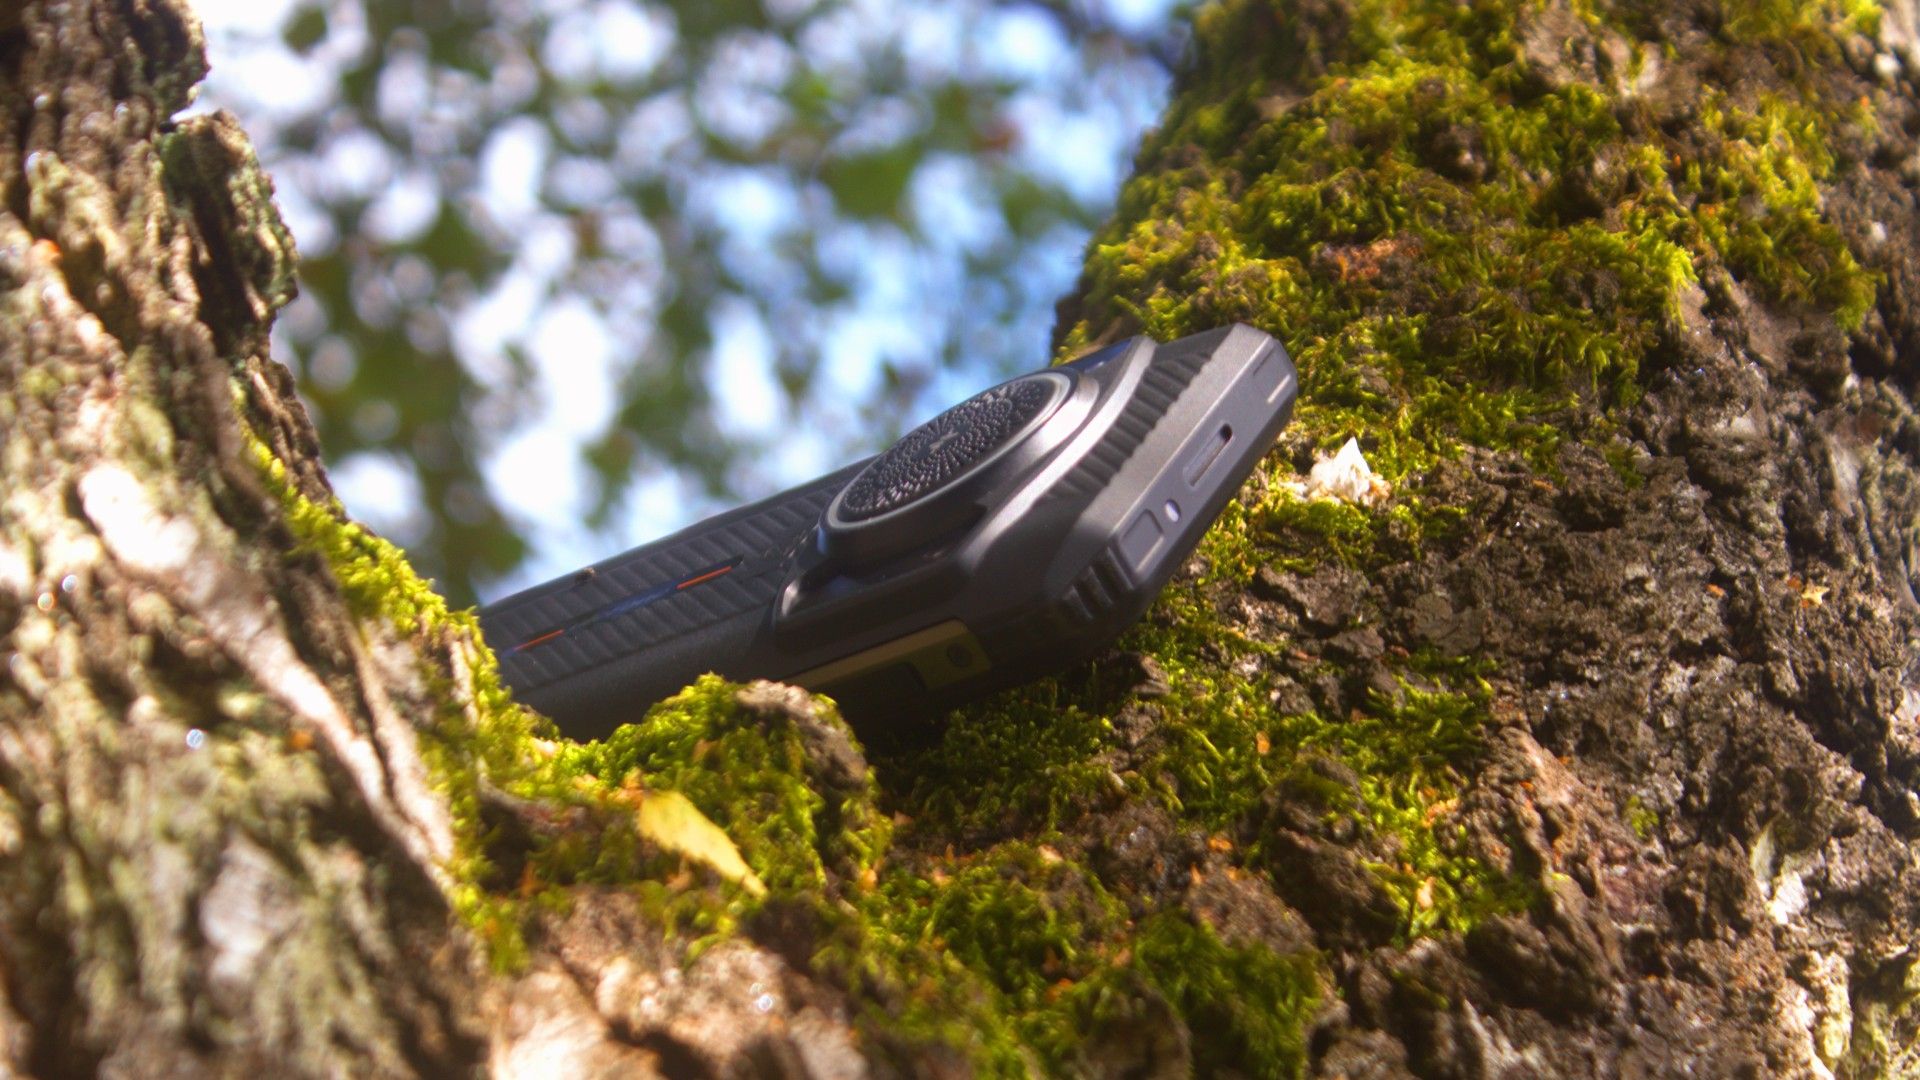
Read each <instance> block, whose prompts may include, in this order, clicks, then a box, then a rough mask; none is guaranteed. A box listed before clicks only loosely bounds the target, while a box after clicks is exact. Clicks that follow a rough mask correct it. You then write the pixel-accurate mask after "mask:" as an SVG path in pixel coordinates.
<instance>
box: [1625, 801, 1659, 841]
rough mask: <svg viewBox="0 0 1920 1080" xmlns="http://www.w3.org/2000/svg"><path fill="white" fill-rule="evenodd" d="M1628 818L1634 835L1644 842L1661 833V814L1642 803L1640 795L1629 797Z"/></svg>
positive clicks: (1628, 824) (1628, 823)
mask: <svg viewBox="0 0 1920 1080" xmlns="http://www.w3.org/2000/svg"><path fill="white" fill-rule="evenodd" d="M1626 817H1627V826H1628V827H1629V828H1631V829H1632V830H1633V835H1635V836H1637V837H1639V838H1640V839H1642V840H1651V839H1653V834H1654V833H1655V832H1657V831H1659V828H1660V812H1659V811H1657V810H1655V809H1654V808H1653V807H1651V806H1648V805H1647V804H1646V803H1644V802H1641V801H1640V796H1638V795H1629V796H1627V809H1626Z"/></svg>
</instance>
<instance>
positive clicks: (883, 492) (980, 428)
mask: <svg viewBox="0 0 1920 1080" xmlns="http://www.w3.org/2000/svg"><path fill="white" fill-rule="evenodd" d="M1066 388H1067V380H1065V379H1061V378H1058V377H1057V376H1052V375H1051V373H1048V372H1041V373H1038V374H1035V375H1029V376H1027V377H1026V378H1021V379H1015V380H1013V381H1012V382H1006V383H1001V384H1000V385H999V386H996V387H994V388H993V389H991V390H986V391H983V392H981V393H979V394H976V395H974V396H973V397H970V398H968V399H967V400H965V401H963V402H961V403H960V404H958V405H955V406H954V407H953V408H951V409H948V410H947V411H946V412H943V413H941V414H940V415H939V416H936V417H934V418H933V419H931V420H929V421H927V422H926V423H924V424H922V425H920V426H919V427H917V428H914V429H913V430H912V431H910V432H908V433H907V434H906V435H905V436H904V437H903V438H901V440H900V441H899V442H897V443H894V444H893V446H892V447H891V448H889V449H888V450H887V451H886V452H885V453H883V454H881V455H880V456H879V457H877V458H875V459H873V463H872V464H870V465H868V466H867V467H866V468H865V469H863V470H861V472H860V475H859V476H856V477H854V478H853V483H851V484H849V485H847V489H846V490H845V491H843V492H841V494H840V498H839V500H838V502H839V506H838V509H837V511H836V515H837V516H838V517H839V519H840V520H841V521H843V522H846V523H848V524H853V523H857V522H862V521H870V520H872V519H874V518H877V517H879V516H881V515H882V514H887V513H891V512H892V511H894V510H898V509H900V508H901V507H903V506H906V505H908V504H909V503H912V502H913V501H914V500H916V499H919V498H922V497H924V496H926V495H929V494H932V493H933V492H936V491H939V490H940V489H941V488H942V487H944V486H946V485H947V484H948V483H950V482H952V481H953V480H955V479H956V478H958V477H960V476H962V475H964V474H965V473H967V472H968V471H969V470H971V469H972V468H973V467H974V466H976V465H978V464H980V463H981V462H982V461H985V460H986V459H987V458H989V457H991V456H992V455H993V454H994V453H995V452H996V451H998V450H1000V449H1001V448H1002V447H1005V446H1007V445H1009V444H1011V443H1012V442H1014V441H1015V440H1017V439H1019V438H1021V437H1022V436H1024V435H1025V434H1026V433H1027V432H1028V431H1029V430H1030V429H1032V428H1033V427H1034V426H1035V425H1036V424H1037V423H1038V422H1039V421H1041V420H1044V419H1046V417H1047V415H1048V414H1049V413H1051V412H1052V411H1053V408H1052V407H1053V406H1054V405H1056V404H1058V403H1059V401H1060V399H1061V398H1062V397H1064V396H1065V394H1066Z"/></svg>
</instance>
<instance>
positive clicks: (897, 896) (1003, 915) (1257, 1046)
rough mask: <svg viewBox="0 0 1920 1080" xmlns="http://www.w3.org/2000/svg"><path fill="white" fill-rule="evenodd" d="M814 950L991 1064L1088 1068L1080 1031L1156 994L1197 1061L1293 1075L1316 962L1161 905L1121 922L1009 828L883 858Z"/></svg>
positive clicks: (1210, 1068)
mask: <svg viewBox="0 0 1920 1080" xmlns="http://www.w3.org/2000/svg"><path fill="white" fill-rule="evenodd" d="M861 916H862V918H861V919H860V921H859V922H857V923H851V924H849V925H848V928H847V929H848V931H849V932H850V933H849V935H848V936H844V937H843V938H842V940H841V941H839V942H837V943H836V946H835V947H834V948H833V949H830V950H829V951H828V952H827V953H825V954H824V955H823V957H822V958H821V963H822V964H823V965H824V966H827V967H829V968H837V969H839V970H842V971H844V972H847V973H848V974H849V976H850V981H853V982H854V983H855V984H856V985H861V986H864V987H865V989H866V996H867V997H868V998H869V999H870V1000H873V1001H874V1002H875V1006H874V1007H875V1008H876V1009H878V1008H881V1007H882V1006H884V1009H885V1013H884V1016H883V1017H873V1018H870V1020H876V1021H877V1022H878V1023H879V1024H880V1025H881V1026H884V1027H885V1028H886V1029H887V1030H889V1031H890V1032H891V1033H892V1034H893V1036H894V1037H896V1038H900V1037H905V1038H909V1039H912V1038H921V1039H929V1040H936V1041H939V1042H944V1043H947V1044H949V1045H953V1046H956V1047H959V1048H962V1049H964V1050H966V1051H967V1052H968V1055H969V1057H970V1058H971V1059H972V1061H973V1063H974V1064H975V1065H976V1066H977V1067H979V1068H981V1069H982V1070H983V1071H986V1072H988V1073H990V1074H993V1075H1009V1076H1023V1075H1033V1074H1035V1073H1044V1074H1048V1075H1058V1074H1062V1073H1082V1074H1084V1073H1087V1072H1089V1071H1090V1066H1089V1065H1088V1063H1086V1062H1084V1061H1083V1060H1081V1059H1080V1058H1079V1056H1078V1055H1080V1054H1081V1053H1082V1052H1083V1048H1084V1046H1085V1045H1086V1042H1087V1039H1088V1037H1089V1035H1090V1034H1093V1033H1100V1034H1101V1035H1102V1036H1103V1037H1104V1038H1105V1039H1107V1040H1109V1041H1117V1042H1121V1043H1129V1042H1133V1043H1142V1042H1145V1041H1147V1039H1148V1038H1149V1037H1150V1036H1161V1035H1165V1034H1169V1033H1167V1032H1166V1031H1165V1030H1164V1027H1165V1025H1166V1023H1167V1017H1165V1016H1164V1015H1154V1016H1151V1018H1150V1019H1151V1022H1152V1023H1153V1025H1154V1026H1155V1028H1156V1029H1159V1030H1156V1031H1153V1032H1151V1033H1145V1032H1132V1033H1129V1034H1117V1033H1116V1029H1117V1028H1119V1027H1123V1026H1125V1025H1127V1024H1128V1023H1129V1022H1131V1018H1133V1017H1136V1016H1138V1015H1140V1013H1141V1010H1142V1008H1143V1007H1148V1006H1147V1005H1146V1003H1147V1002H1149V1001H1156V1000H1157V1001H1159V1002H1162V1003H1163V1007H1165V1008H1167V1009H1168V1010H1170V1011H1171V1013H1172V1015H1173V1016H1174V1017H1177V1018H1178V1019H1179V1020H1180V1021H1181V1022H1183V1023H1184V1024H1185V1025H1186V1027H1187V1029H1188V1031H1189V1032H1190V1035H1191V1039H1192V1044H1193V1050H1194V1055H1195V1056H1194V1064H1195V1067H1196V1068H1197V1069H1198V1071H1199V1072H1200V1073H1201V1074H1202V1075H1211V1074H1213V1073H1216V1072H1218V1071H1219V1070H1222V1069H1232V1070H1238V1071H1244V1072H1248V1073H1251V1074H1252V1075H1256V1076H1292V1075H1298V1074H1299V1072H1300V1070H1301V1068H1302V1066H1303V1064H1304V1061H1305V1052H1304V1045H1305V1040H1304V1034H1303V1033H1304V1031H1305V1027H1306V1022H1307V1020H1308V1019H1309V1018H1310V1017H1311V1015H1312V1014H1313V1012H1314V1009H1315V1007H1316V1006H1317V1004H1318V1002H1319V1000H1320V998H1321V997H1322V995H1323V994H1324V993H1325V992H1326V988H1327V985H1328V983H1329V976H1328V974H1327V973H1326V971H1325V970H1324V967H1323V965H1322V963H1321V961H1320V959H1319V958H1318V957H1317V956H1314V955H1312V954H1308V953H1299V954H1281V953H1277V952H1275V951H1274V950H1272V949H1271V948H1268V947H1266V946H1264V945H1259V944H1228V943H1226V942H1224V941H1223V940H1222V939H1221V938H1220V937H1219V935H1218V934H1217V933H1215V932H1214V931H1213V930H1212V929H1211V928H1210V927H1207V926H1205V925H1202V924H1197V923H1194V922H1192V921H1191V920H1189V919H1188V918H1186V917H1185V916H1181V915H1177V914H1172V913H1160V914H1156V915H1153V916H1151V917H1150V918H1148V919H1147V920H1146V921H1145V922H1144V923H1142V924H1141V925H1139V926H1135V925H1134V924H1133V923H1132V921H1131V920H1130V919H1129V918H1128V916H1127V913H1126V910H1125V909H1124V907H1123V906H1122V905H1121V904H1120V903H1119V902H1118V901H1117V900H1116V899H1115V898H1114V897H1113V896H1112V895H1110V894H1109V893H1108V892H1107V891H1106V889H1105V888H1104V887H1103V886H1102V885H1101V883H1100V881H1099V880H1098V878H1097V877H1096V876H1095V875H1093V874H1091V873H1089V872H1088V871H1087V870H1086V869H1084V868H1083V867H1081V866H1079V865H1076V864H1075V863H1073V862H1072V861H1070V860H1067V859H1064V858H1062V857H1061V856H1060V855H1059V854H1058V853H1057V852H1055V851H1053V850H1052V849H1051V848H1049V847H1046V846H1044V845H1035V844H1030V843H1025V842H1009V843H1004V844H1000V845H997V846H995V847H993V848H990V849H988V850H986V851H984V852H981V853H978V854H976V855H974V856H962V857H959V858H950V859H947V860H943V862H942V864H940V865H936V866H934V867H932V868H930V869H929V870H928V872H925V873H920V874H907V873H901V874H894V875H891V876H889V877H888V878H887V879H886V881H885V883H884V884H883V885H882V887H881V888H880V889H879V890H877V891H876V892H875V893H874V894H872V895H871V896H870V897H868V898H867V899H866V900H865V901H864V903H863V904H862V908H861Z"/></svg>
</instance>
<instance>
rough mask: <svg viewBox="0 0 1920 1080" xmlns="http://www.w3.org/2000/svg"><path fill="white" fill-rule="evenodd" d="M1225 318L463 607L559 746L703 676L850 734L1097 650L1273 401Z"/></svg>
mask: <svg viewBox="0 0 1920 1080" xmlns="http://www.w3.org/2000/svg"><path fill="white" fill-rule="evenodd" d="M1294 392H1295V375H1294V369H1293V364H1292V362H1291V361H1290V360H1289V359H1288V357H1287V353H1286V350H1285V349H1284V348H1283V347H1282V346H1281V344H1280V343H1279V342H1278V341H1276V340H1274V339H1273V338H1271V337H1269V336H1267V335H1266V334H1264V333H1261V332H1260V331H1258V330H1255V329H1253V328H1251V327H1247V326H1231V327H1227V328H1224V329H1219V330H1212V331H1208V332H1206V333H1203V334H1195V335H1193V336H1191V337H1186V338H1181V339H1180V340H1178V341H1174V342H1170V343H1168V344H1165V345H1160V344H1156V343H1155V342H1153V341H1152V340H1150V339H1148V338H1144V337H1141V338H1134V339H1132V340H1130V341H1126V342H1122V343H1121V344H1118V345H1114V346H1112V347H1110V348H1107V349H1103V350H1101V351H1099V352H1096V353H1093V354H1091V355H1088V356H1084V357H1081V358H1080V359H1078V360H1074V361H1072V362H1071V363H1067V364H1062V365H1060V366H1058V367H1054V368H1050V369H1048V370H1045V371H1037V372H1034V373H1032V374H1029V375H1022V376H1020V377H1019V378H1016V379H1012V380H1010V381H1008V382H1004V383H1001V384H1000V385H998V386H995V387H993V388H992V389H990V390H985V391H983V392H981V393H979V394H976V395H974V396H973V397H971V398H968V399H967V400H966V401H963V402H961V403H960V404H958V405H956V406H954V407H953V408H951V409H948V410H947V411H946V412H944V413H941V414H940V415H939V416H936V417H934V418H933V419H932V420H929V421H927V422H926V423H925V424H922V425H921V426H920V427H918V428H915V429H914V430H913V431H911V432H909V433H908V434H907V435H906V436H904V437H903V438H901V439H900V441H899V442H897V443H895V444H894V445H893V446H892V447H891V448H889V449H888V450H886V451H885V452H883V453H881V454H879V455H878V456H876V457H873V458H869V459H868V460H866V461H862V462H859V463H856V464H854V465H850V466H848V467H847V468H844V469H841V470H840V471H838V472H835V473H832V474H829V475H827V476H823V477H821V478H820V479H818V480H815V481H813V482H812V483H809V484H805V485H802V486H800V487H797V488H794V489H793V490H791V491H787V492H784V493H782V494H780V495H775V496H774V497H772V498H770V499H766V500H763V501H761V502H757V503H754V504H752V505H750V506H743V507H740V508H738V509H736V510H731V511H728V512H727V513H724V514H721V515H719V516H718V517H714V518H710V519H708V520H706V521H703V522H701V523H699V524H697V525H693V526H691V527H689V528H687V529H684V530H682V531H680V532H678V533H675V534H673V535H672V536H668V537H666V538H664V539H661V540H657V541H655V542H653V543H651V544H646V545H643V546H641V547H637V548H634V549H633V550H632V551H629V552H627V553H625V554H623V555H617V556H615V557H613V558H611V559H608V560H606V561H605V562H600V563H596V564H594V565H593V566H590V567H587V568H585V569H583V570H579V571H576V572H574V573H572V574H569V575H567V576H566V577H563V578H559V579H557V580H554V581H550V582H547V583H546V584H544V585H539V586H536V587H534V588H531V589H528V590H526V591H525V592H522V593H519V594H517V595H514V596H511V597H508V598H506V599H504V600H501V601H500V602H499V603H496V604H493V605H490V606H488V607H485V608H483V609H481V612H480V620H481V625H482V628H483V630H484V632H485V634H486V638H487V641H488V642H489V643H491V644H492V646H493V648H494V649H495V651H496V652H497V653H498V655H499V657H500V664H501V670H502V672H503V673H504V675H505V677H506V681H507V684H508V686H509V687H511V688H512V690H513V693H514V696H515V697H516V698H518V699H519V700H521V701H523V702H525V703H527V704H529V705H532V706H533V707H535V708H537V709H539V710H541V711H542V712H544V713H546V714H547V715H549V716H551V717H552V718H553V719H554V720H555V722H557V723H558V724H559V726H560V729H561V730H562V731H563V732H565V733H566V734H568V735H569V736H571V737H574V738H577V739H589V738H597V737H600V736H603V735H606V734H608V733H610V732H611V731H613V729H614V728H616V727H618V726H619V725H621V724H624V723H628V722H631V721H635V720H638V719H640V718H641V717H642V715H644V713H645V712H646V709H647V706H649V705H651V704H653V703H654V702H656V701H659V700H660V699H662V698H665V697H667V696H668V695H671V694H673V693H675V692H676V691H678V690H679V689H680V688H681V687H683V686H685V685H687V684H688V683H690V682H692V681H693V680H694V679H695V678H696V677H697V676H699V675H700V674H702V673H704V672H708V671H715V672H719V673H720V674H721V675H723V676H726V677H727V678H730V679H755V678H767V679H779V680H782V681H785V682H790V683H797V684H799V685H801V686H804V687H807V688H808V689H810V690H817V691H820V692H822V693H825V694H828V695H831V696H832V697H833V698H834V699H835V700H837V701H838V702H839V703H840V706H841V710H842V712H843V714H844V715H845V716H846V717H847V719H848V720H849V722H851V723H852V724H854V726H855V727H856V728H857V729H858V730H860V731H861V732H862V734H863V735H865V736H866V737H867V738H869V739H870V740H871V739H877V740H879V741H893V740H895V739H905V738H910V736H911V729H912V728H914V727H918V726H924V725H928V724H930V722H931V721H933V720H935V719H937V718H938V716H939V714H940V712H941V711H942V710H943V709H944V708H946V707H947V706H950V705H953V704H956V703H958V702H960V701H962V700H965V699H968V698H972V697H976V696H978V695H980V694H982V693H985V692H987V691H990V690H995V689H999V688H1001V687H1005V686H1008V685H1012V684H1014V683H1017V682H1020V681H1023V680H1026V679H1030V678H1033V677H1036V676H1038V675H1042V674H1045V673H1047V672H1049V671H1053V670H1056V669H1059V668H1061V667H1063V666H1065V665H1067V664H1070V663H1072V662H1074V661H1076V660H1079V659H1082V658H1084V657H1086V656H1088V655H1089V654H1091V653H1092V652H1094V651H1095V650H1096V649H1098V648H1099V647H1100V646H1102V645H1104V644H1106V643H1108V642H1109V641H1111V640H1112V639H1113V638H1114V637H1116V636H1117V635H1118V634H1119V633H1120V632H1121V631H1122V630H1124V629H1125V628H1126V627H1127V626H1128V625H1130V624H1131V623H1133V622H1134V620H1136V619H1138V618H1139V617H1140V616H1141V614H1142V613H1143V612H1145V611H1146V609H1147V605H1148V604H1149V603H1150V602H1152V600H1153V598H1154V596H1155V595H1156V594H1157V593H1158V592H1159V591H1160V589H1161V587H1162V586H1164V585H1165V584H1166V582H1167V579H1168V578H1169V577H1171V576H1172V575H1173V573H1174V571H1175V570H1176V569H1177V568H1178V567H1179V566H1180V564H1181V563H1182V562H1183V561H1185V559H1186V558H1187V556H1188V555H1189V554H1190V553H1191V552H1192V551H1193V548H1194V546H1195V545H1196V544H1198V543H1199V541H1200V537H1201V534H1203V533H1204V532H1205V531H1206V529H1207V526H1208V525H1209V524H1210V523H1211V522H1212V521H1213V519H1214V518H1215V517H1216V516H1218V515H1219V513H1220V511H1221V509H1222V508H1224V507H1225V506H1226V504H1227V501H1228V500H1229V499H1231V498H1232V497H1233V495H1234V493H1235V492H1237V491H1238V490H1239V488H1240V485H1241V484H1242V483H1243V482H1244V481H1245V480H1246V478H1247V474H1248V473H1250V472H1251V471H1252V470H1253V467H1254V465H1255V464H1257V463H1258V462H1259V460H1260V458H1261V456H1262V455H1263V454H1264V453H1265V452H1266V451H1267V449H1268V447H1270V446H1271V445H1272V444H1273V440H1274V438H1275V437H1276V436H1277V435H1278V434H1279V432H1280V429H1281V428H1282V427H1283V426H1284V425H1285V424H1286V422H1287V418H1288V416H1289V415H1290V414H1291V412H1292V409H1293V399H1294Z"/></svg>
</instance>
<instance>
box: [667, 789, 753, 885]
mask: <svg viewBox="0 0 1920 1080" xmlns="http://www.w3.org/2000/svg"><path fill="white" fill-rule="evenodd" d="M634 816H635V819H636V822H637V824H638V825H639V828H640V835H641V836H644V837H646V838H647V839H648V840H651V841H653V842H654V843H656V844H658V845H660V846H661V847H663V848H666V849H667V850H668V851H672V852H677V853H679V854H681V855H684V856H686V857H687V858H689V859H693V860H695V861H696V862H703V863H706V864H707V865H708V866H710V867H712V868H713V870H714V872H715V873H717V874H719V875H720V876H721V877H724V878H726V879H727V880H729V881H734V882H738V883H739V884H740V887H741V888H744V889H746V890H747V891H748V892H750V893H752V894H753V895H755V896H765V895H766V894H767V886H766V884H765V883H764V882H762V881H761V880H760V875H758V874H756V873H754V872H753V867H751V866H748V865H747V860H745V859H743V858H741V857H740V849H739V848H737V847H735V846H734V843H733V838H732V837H730V836H728V835H727V833H726V830H724V829H722V828H721V827H720V826H718V825H715V824H714V823H713V822H711V821H709V820H707V815H705V814H703V813H701V812H700V808H699V807H697V806H695V805H693V803H692V801H690V800H689V799H688V798H687V797H686V796H685V795H682V794H680V793H679V792H677V791H649V792H647V793H646V795H645V796H644V797H643V798H642V799H641V800H640V810H639V812H638V813H637V814H635V815H634Z"/></svg>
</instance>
